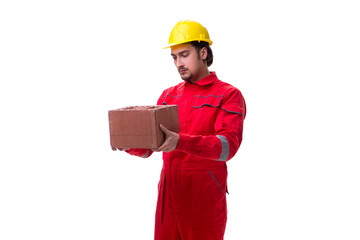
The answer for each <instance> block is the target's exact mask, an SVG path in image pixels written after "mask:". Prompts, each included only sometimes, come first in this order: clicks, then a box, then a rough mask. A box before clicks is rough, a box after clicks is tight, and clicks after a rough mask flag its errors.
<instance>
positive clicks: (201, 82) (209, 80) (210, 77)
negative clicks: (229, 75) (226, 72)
mask: <svg viewBox="0 0 360 240" xmlns="http://www.w3.org/2000/svg"><path fill="white" fill-rule="evenodd" d="M217 79H218V78H217V76H216V73H215V72H210V74H209V75H207V76H206V77H204V78H202V79H200V80H198V81H197V82H196V83H194V84H197V85H199V86H205V85H208V84H211V83H213V82H214V81H216V80H217Z"/></svg>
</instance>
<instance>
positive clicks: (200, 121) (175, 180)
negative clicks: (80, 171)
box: [126, 21, 246, 240]
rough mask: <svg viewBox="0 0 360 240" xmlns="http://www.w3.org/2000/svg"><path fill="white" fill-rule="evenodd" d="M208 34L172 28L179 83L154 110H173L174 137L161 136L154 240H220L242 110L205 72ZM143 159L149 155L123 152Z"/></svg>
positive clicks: (194, 27) (238, 98) (234, 95)
mask: <svg viewBox="0 0 360 240" xmlns="http://www.w3.org/2000/svg"><path fill="white" fill-rule="evenodd" d="M211 44H212V41H211V40H210V37H209V34H208V31H207V30H206V28H204V27H203V26H202V25H201V24H199V23H197V22H194V21H180V22H179V23H177V24H176V25H175V27H174V28H173V30H172V32H171V34H170V38H169V46H168V47H171V56H172V58H173V59H174V64H175V66H176V68H177V69H178V71H179V74H180V76H181V78H182V79H183V80H184V81H183V82H181V83H180V84H178V85H176V86H174V87H170V88H168V89H166V90H165V91H164V92H163V93H162V95H161V96H160V98H159V100H158V102H157V104H158V105H161V104H175V105H178V110H179V123H180V132H179V133H175V132H171V131H169V130H168V129H166V128H165V127H164V126H160V127H161V129H162V130H163V131H164V133H165V135H166V140H165V142H164V144H163V145H162V146H161V147H159V148H158V149H157V150H156V151H163V160H164V162H163V169H162V171H161V176H160V182H159V185H158V202H157V208H156V217H155V240H180V239H181V240H202V239H206V240H212V239H213V240H220V239H223V238H224V233H225V226H226V221H227V208H226V192H227V165H226V161H228V160H230V159H231V158H232V157H233V156H234V155H235V153H236V152H237V150H238V148H239V146H240V143H241V141H242V130H243V121H244V118H245V114H246V106H245V101H244V98H243V96H242V95H241V93H240V91H239V90H238V89H237V88H235V87H233V86H231V85H230V84H227V83H225V82H222V81H220V80H219V79H218V78H217V76H216V74H215V72H209V69H208V67H209V66H210V65H211V64H212V61H213V55H212V50H211V48H210V45H211ZM126 152H128V153H129V154H132V155H136V156H139V157H149V156H150V155H151V154H152V152H153V151H152V150H150V149H128V150H126Z"/></svg>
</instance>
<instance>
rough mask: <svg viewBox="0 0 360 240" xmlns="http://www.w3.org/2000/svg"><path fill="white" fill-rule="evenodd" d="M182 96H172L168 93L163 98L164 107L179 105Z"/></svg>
mask: <svg viewBox="0 0 360 240" xmlns="http://www.w3.org/2000/svg"><path fill="white" fill-rule="evenodd" d="M181 96H182V95H171V94H169V93H168V94H166V95H165V96H164V97H163V99H162V105H170V104H175V105H177V104H178V102H179V100H180V97H181Z"/></svg>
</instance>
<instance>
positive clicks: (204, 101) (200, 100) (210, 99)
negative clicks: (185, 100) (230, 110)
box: [193, 95, 224, 109]
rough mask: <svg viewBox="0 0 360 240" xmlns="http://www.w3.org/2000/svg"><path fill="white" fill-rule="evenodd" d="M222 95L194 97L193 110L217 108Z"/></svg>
mask: <svg viewBox="0 0 360 240" xmlns="http://www.w3.org/2000/svg"><path fill="white" fill-rule="evenodd" d="M223 97H224V95H220V96H215V95H208V96H200V95H195V96H194V99H193V100H194V102H193V108H195V109H197V108H206V107H210V108H219V107H220V103H221V100H222V98H223Z"/></svg>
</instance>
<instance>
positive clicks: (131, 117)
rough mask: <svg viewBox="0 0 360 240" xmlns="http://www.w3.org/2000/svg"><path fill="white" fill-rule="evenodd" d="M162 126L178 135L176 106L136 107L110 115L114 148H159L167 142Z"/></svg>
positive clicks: (111, 112)
mask: <svg viewBox="0 0 360 240" xmlns="http://www.w3.org/2000/svg"><path fill="white" fill-rule="evenodd" d="M160 124H162V125H164V126H165V127H166V128H167V129H169V130H171V131H173V132H179V115H178V106H177V105H156V106H134V107H125V108H120V109H115V110H110V111H109V127H110V144H111V147H114V148H150V149H151V148H153V149H154V148H158V147H160V146H161V145H162V144H163V142H164V139H165V136H164V133H163V131H162V130H161V129H160Z"/></svg>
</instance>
